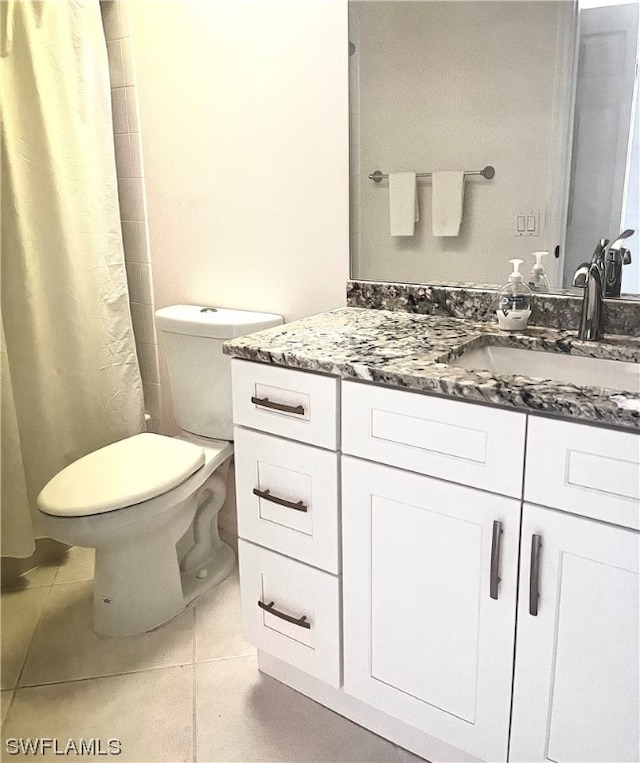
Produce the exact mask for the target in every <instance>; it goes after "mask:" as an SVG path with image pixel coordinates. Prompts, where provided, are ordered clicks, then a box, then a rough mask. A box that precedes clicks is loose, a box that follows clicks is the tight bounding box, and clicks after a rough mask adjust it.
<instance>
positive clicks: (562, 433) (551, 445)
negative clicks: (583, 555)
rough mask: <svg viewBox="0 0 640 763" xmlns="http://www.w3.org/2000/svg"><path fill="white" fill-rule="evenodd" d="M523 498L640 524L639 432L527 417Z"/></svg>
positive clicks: (634, 525)
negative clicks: (618, 430)
mask: <svg viewBox="0 0 640 763" xmlns="http://www.w3.org/2000/svg"><path fill="white" fill-rule="evenodd" d="M524 498H525V501H529V502H531V503H537V504H541V505H542V506H550V507H552V508H556V509H564V510H565V511H570V512H572V513H575V514H580V515H581V516H585V517H592V518H593V519H600V520H602V521H603V522H611V523H612V524H616V525H621V526H623V527H630V528H633V529H638V528H639V527H640V517H639V514H640V435H638V434H635V433H633V432H616V431H613V430H610V429H602V428H600V427H594V426H589V425H586V424H573V423H571V422H566V421H553V420H552V419H544V418H539V417H537V416H530V417H529V427H528V432H527V467H526V472H525V480H524Z"/></svg>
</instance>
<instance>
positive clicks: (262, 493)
mask: <svg viewBox="0 0 640 763" xmlns="http://www.w3.org/2000/svg"><path fill="white" fill-rule="evenodd" d="M253 494H254V495H257V496H258V498H264V500H265V501H271V503H277V504H278V506H284V507H285V508H286V509H294V510H295V511H304V512H305V513H306V512H307V511H308V510H309V507H308V506H305V505H304V503H302V501H298V502H297V503H293V501H285V499H284V498H278V497H277V496H275V495H271V492H270V491H269V490H258V488H257V487H254V488H253Z"/></svg>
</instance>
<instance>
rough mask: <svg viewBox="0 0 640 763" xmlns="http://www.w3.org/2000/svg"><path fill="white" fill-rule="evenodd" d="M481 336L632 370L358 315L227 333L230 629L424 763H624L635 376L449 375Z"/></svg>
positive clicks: (633, 352)
mask: <svg viewBox="0 0 640 763" xmlns="http://www.w3.org/2000/svg"><path fill="white" fill-rule="evenodd" d="M486 346H502V347H505V346H508V347H510V348H511V349H513V348H516V349H521V350H534V351H536V352H542V354H544V355H547V354H556V355H557V354H564V355H569V356H573V357H582V358H585V357H595V358H598V359H609V360H614V361H617V362H620V363H623V364H624V366H625V367H626V368H631V369H632V370H633V369H634V368H635V369H636V371H637V368H638V367H637V366H632V365H631V364H634V363H635V364H637V363H638V361H639V360H640V340H638V339H632V338H624V339H622V338H612V339H611V340H607V341H605V342H603V343H598V345H597V346H596V345H594V344H593V343H585V342H578V341H577V340H575V334H574V333H573V334H572V333H571V332H567V331H557V330H553V329H548V328H532V329H531V330H529V331H528V332H526V333H523V334H517V335H505V334H503V333H501V332H499V331H498V330H497V329H496V328H495V327H494V326H493V325H492V324H490V323H486V322H481V321H473V320H460V319H453V318H447V317H441V316H433V315H415V314H409V313H406V312H402V311H398V312H389V311H385V310H370V309H359V308H344V309H339V310H335V311H332V312H330V313H325V314H322V315H319V316H313V317H311V318H307V319H304V320H302V321H298V322H296V323H292V324H288V325H285V326H283V327H278V328H275V329H270V330H268V331H264V332H261V333H259V334H254V335H253V336H250V337H246V338H240V339H236V340H233V341H232V342H229V343H227V345H226V348H225V351H226V352H228V353H229V354H231V355H233V356H235V357H234V359H233V361H232V371H233V397H234V422H235V456H236V479H237V503H238V534H239V538H240V540H239V558H240V581H241V595H242V618H243V629H244V633H245V637H246V638H247V639H248V640H249V641H250V642H252V643H253V644H255V645H256V646H257V647H258V650H259V660H260V668H261V670H263V671H264V672H265V673H268V674H270V675H272V676H274V677H275V678H277V679H279V680H281V681H283V682H284V683H286V684H288V685H290V686H292V687H293V688H295V689H297V690H298V691H300V692H302V693H304V694H306V695H308V696H310V697H312V698H313V699H315V700H317V701H318V702H320V703H322V704H324V705H326V706H327V707H330V708H332V709H334V710H336V711H337V712H339V713H341V714H342V715H344V716H346V717H348V718H351V719H352V720H354V721H355V722H356V723H359V724H361V725H363V726H366V727H367V728H370V729H371V730H372V731H374V732H376V733H378V734H380V735H381V736H384V737H386V738H388V739H390V740H391V741H393V742H395V743H397V744H399V745H401V746H402V747H405V748H407V749H409V750H412V751H413V752H415V753H417V754H418V755H420V756H422V757H424V758H426V759H428V760H431V761H453V760H485V761H507V760H510V761H546V760H554V761H567V760H574V761H575V760H598V761H636V760H637V759H638V753H639V745H640V742H639V739H638V717H639V697H638V686H639V676H638V643H639V633H638V602H639V584H638V581H639V576H638V565H639V535H638V530H639V527H640V516H639V507H638V500H639V479H638V476H639V474H640V438H639V436H638V434H639V431H640V389H635V390H634V389H631V390H628V389H618V390H612V389H609V388H603V387H595V386H588V385H587V386H584V379H585V378H587V377H588V373H589V371H586V372H585V371H578V372H577V373H579V374H581V376H582V378H581V381H582V382H583V384H582V385H577V384H572V383H567V382H565V381H562V380H556V381H550V380H547V381H542V380H540V379H536V378H531V377H526V376H514V375H504V374H497V373H496V372H495V371H491V370H485V369H480V370H470V369H468V368H464V367H461V366H456V365H453V362H454V361H456V360H457V359H459V358H461V357H464V353H465V352H466V351H469V350H471V349H474V348H475V349H477V348H478V347H486ZM563 373H565V371H564V370H561V371H560V374H561V375H562V374H563ZM566 373H568V374H569V375H571V374H572V373H575V372H574V371H568V372H566ZM629 378H631V383H630V384H629V382H628V381H625V384H626V385H627V386H633V384H634V383H636V384H637V373H636V374H635V376H633V374H632V377H629Z"/></svg>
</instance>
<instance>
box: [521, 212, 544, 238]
mask: <svg viewBox="0 0 640 763" xmlns="http://www.w3.org/2000/svg"><path fill="white" fill-rule="evenodd" d="M515 235H516V236H539V235H540V211H539V210H535V209H534V210H527V211H524V212H517V213H516V227H515Z"/></svg>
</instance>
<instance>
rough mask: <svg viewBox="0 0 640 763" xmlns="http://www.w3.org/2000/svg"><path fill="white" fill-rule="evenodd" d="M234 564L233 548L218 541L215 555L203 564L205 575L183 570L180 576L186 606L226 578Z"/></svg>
mask: <svg viewBox="0 0 640 763" xmlns="http://www.w3.org/2000/svg"><path fill="white" fill-rule="evenodd" d="M235 564H236V555H235V553H234V552H233V549H232V548H231V547H230V546H228V545H227V544H226V543H224V541H220V545H219V546H218V549H217V551H216V554H215V556H214V557H213V559H211V560H210V561H209V562H208V563H207V564H206V565H205V566H204V569H205V570H206V572H207V575H206V577H198V575H197V573H195V572H183V573H182V574H181V576H180V577H181V579H182V590H183V592H184V599H185V601H186V602H187V606H189V605H191V604H194V603H195V602H196V601H197V600H198V599H200V598H201V597H202V596H204V594H206V593H208V592H209V591H210V590H211V589H212V588H215V587H216V586H217V585H219V584H220V583H222V581H223V580H226V578H228V577H229V575H230V574H231V571H232V570H233V568H234V567H235ZM201 569H202V568H201Z"/></svg>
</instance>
